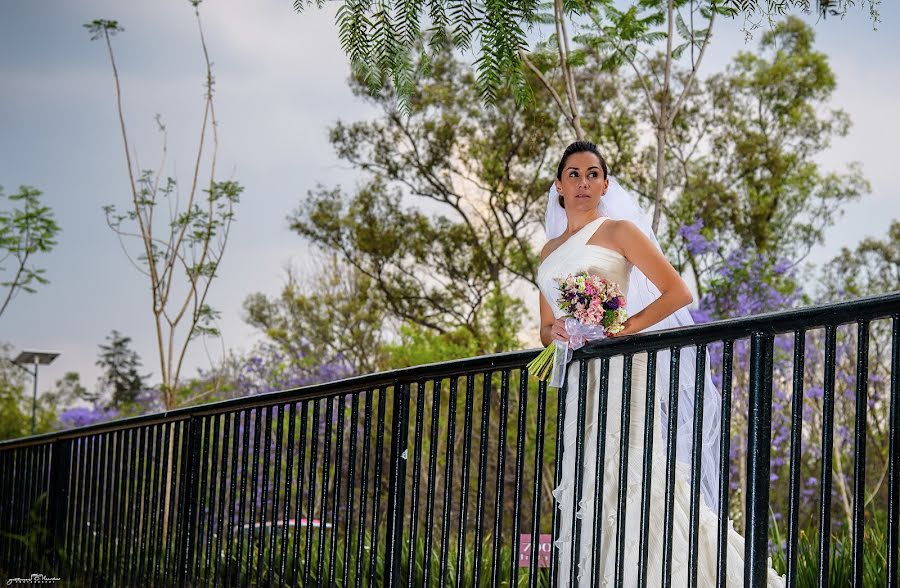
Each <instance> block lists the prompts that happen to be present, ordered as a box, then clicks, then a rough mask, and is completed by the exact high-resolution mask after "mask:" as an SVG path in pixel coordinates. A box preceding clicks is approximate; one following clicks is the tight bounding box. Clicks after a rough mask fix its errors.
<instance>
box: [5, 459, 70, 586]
mask: <svg viewBox="0 0 900 588" xmlns="http://www.w3.org/2000/svg"><path fill="white" fill-rule="evenodd" d="M13 451H14V450H11V449H5V450H3V451H0V495H2V496H5V497H6V500H0V565H2V566H3V568H4V569H6V568H8V567H9V552H8V546H7V539H6V535H7V533H8V532H9V531H10V530H11V529H7V527H6V526H7V525H8V524H9V520H10V519H11V518H12V517H11V516H10V512H9V507H10V506H11V505H12V502H11V500H12V498H13V493H12V490H11V489H10V487H9V483H10V482H11V481H12V477H13V474H12V468H11V467H10V465H9V458H10V456H11V455H12V454H13ZM70 528H71V527H70Z"/></svg>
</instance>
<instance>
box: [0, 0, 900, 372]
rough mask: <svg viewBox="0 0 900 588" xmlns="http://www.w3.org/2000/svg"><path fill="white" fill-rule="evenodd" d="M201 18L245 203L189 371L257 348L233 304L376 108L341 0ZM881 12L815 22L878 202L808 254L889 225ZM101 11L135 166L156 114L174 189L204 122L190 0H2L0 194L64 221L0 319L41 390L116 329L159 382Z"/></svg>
mask: <svg viewBox="0 0 900 588" xmlns="http://www.w3.org/2000/svg"><path fill="white" fill-rule="evenodd" d="M201 8H202V14H203V19H204V28H205V31H206V36H207V42H208V45H209V48H210V52H211V54H212V59H213V61H214V68H215V75H216V80H217V89H218V94H217V112H218V117H219V120H220V123H221V124H220V138H221V151H220V160H219V169H220V170H224V171H226V172H227V174H228V175H232V176H233V177H234V179H236V180H238V181H239V182H240V183H241V184H242V185H244V186H245V192H244V194H243V198H242V202H241V204H240V206H239V208H238V210H237V223H236V224H235V226H234V228H233V233H232V238H231V241H230V242H229V245H228V251H227V253H226V256H225V260H224V263H223V265H222V267H221V271H220V278H219V279H218V280H217V282H216V283H215V285H214V289H213V292H212V295H211V298H210V302H211V304H212V305H213V306H214V307H216V308H217V309H219V310H220V311H221V312H222V319H221V321H220V326H221V329H222V332H223V338H222V340H221V341H219V340H213V341H209V342H207V345H206V346H205V347H204V345H197V346H196V347H195V348H194V351H193V353H192V354H191V355H190V357H189V362H188V369H187V371H186V374H187V375H193V374H194V373H195V372H196V369H197V368H208V367H209V365H210V359H212V360H215V359H216V358H218V357H220V356H221V353H222V349H229V348H232V349H237V350H241V349H246V348H247V347H248V346H249V345H250V344H251V343H252V341H253V340H254V337H255V335H254V333H253V330H252V329H250V328H249V327H248V326H246V325H245V324H244V323H243V320H242V310H241V303H242V301H243V299H244V298H245V297H246V296H247V294H249V293H251V292H255V291H263V292H268V293H275V292H277V291H278V289H279V287H280V285H281V284H282V282H283V279H284V268H285V266H286V265H287V264H291V263H296V264H300V265H302V263H303V258H304V256H305V255H306V252H307V246H306V245H305V244H304V242H303V241H301V239H300V238H299V237H297V236H296V235H295V234H294V233H292V232H291V231H290V230H289V229H288V227H287V222H286V220H285V217H286V215H287V214H288V213H289V212H290V211H291V210H293V209H294V208H295V207H296V206H297V204H298V203H299V202H300V201H301V199H303V198H304V197H305V195H306V192H307V190H309V189H311V188H313V187H315V186H316V184H318V183H322V184H326V185H335V184H341V185H344V186H352V185H353V184H354V182H355V181H356V179H357V176H356V175H355V172H354V171H353V170H352V169H350V168H349V167H347V166H346V165H344V164H341V163H340V162H339V161H338V160H337V159H336V158H335V157H334V155H333V153H332V152H331V149H330V146H329V144H328V140H327V128H328V126H329V124H331V123H332V122H334V121H335V120H336V119H338V118H341V119H345V120H355V119H359V118H364V117H367V116H371V115H372V114H373V113H372V112H371V111H370V109H369V108H368V107H367V106H366V105H364V104H362V103H361V102H358V101H357V100H355V99H354V98H353V96H352V95H351V93H350V92H349V90H348V89H347V85H346V78H347V74H348V67H347V61H346V58H345V56H344V55H343V53H342V52H341V50H340V47H339V45H338V40H337V34H336V29H335V26H334V12H335V9H336V4H335V3H329V5H328V6H327V7H326V8H325V9H323V10H314V9H313V10H310V11H309V12H306V13H304V14H299V15H298V14H296V13H295V12H294V11H293V9H292V2H291V1H290V0H253V1H252V2H250V1H247V0H244V1H243V2H242V1H239V0H207V2H205V3H204V4H203V5H202V6H201ZM881 13H882V19H883V22H882V23H881V24H880V25H879V26H878V30H877V31H873V29H872V24H871V22H870V21H868V19H867V18H866V16H865V14H863V13H857V12H854V13H852V14H851V15H850V16H848V17H847V19H846V20H844V21H840V20H837V19H832V20H828V21H827V22H820V23H818V24H817V25H816V32H817V35H818V47H819V48H820V50H822V51H825V52H826V53H827V54H828V56H829V58H830V60H831V64H832V67H833V68H834V70H835V72H836V74H837V79H838V90H837V92H836V94H835V99H834V103H833V106H834V107H839V108H843V109H845V110H846V111H847V112H848V113H849V114H850V116H851V118H852V120H853V123H854V126H853V129H852V131H851V134H850V136H849V137H847V138H846V139H842V140H841V141H839V142H836V143H835V145H834V146H833V148H832V149H831V150H830V151H829V152H828V153H826V154H825V155H824V156H823V157H822V158H821V159H822V162H823V163H824V164H826V165H827V166H828V167H829V168H830V169H839V168H840V167H842V166H844V165H845V164H846V162H848V161H860V162H862V164H863V169H864V171H865V173H866V176H867V177H868V178H869V179H870V181H871V182H872V186H873V193H872V195H870V196H868V197H867V198H866V199H865V200H864V201H862V202H860V203H858V204H854V205H852V207H850V208H848V210H847V211H846V214H845V215H844V217H843V218H842V219H841V220H840V221H839V223H838V224H837V226H835V227H833V228H832V229H831V230H830V231H829V233H828V244H827V245H826V246H824V247H822V248H819V249H817V250H816V251H814V252H813V254H812V255H811V260H812V261H816V262H818V261H823V260H826V259H828V258H830V257H832V256H833V255H834V254H835V253H837V252H838V251H839V249H840V247H842V246H853V245H854V244H855V243H856V242H858V241H859V240H860V239H861V238H863V237H865V236H867V235H872V236H879V237H880V236H883V235H885V233H886V230H887V227H888V225H889V224H890V221H891V219H892V218H898V217H900V204H898V203H900V200H898V198H900V171H898V165H897V161H898V155H897V153H898V148H897V137H898V136H900V117H897V116H896V107H897V106H898V103H900V59H898V58H900V7H898V4H897V3H896V2H884V3H882V8H881ZM96 18H105V19H115V20H118V21H119V22H120V24H121V25H122V26H124V28H125V32H124V33H122V34H121V35H119V36H118V37H116V39H115V44H116V51H117V61H118V65H119V70H120V74H121V78H122V84H123V92H124V98H125V108H126V116H127V122H128V125H129V127H130V130H131V133H132V139H133V141H134V143H135V145H136V147H137V152H138V155H139V157H141V160H142V161H146V162H151V161H155V160H156V158H157V154H158V145H159V141H158V136H157V134H156V132H155V126H154V122H153V117H154V115H155V114H156V113H159V114H161V115H162V116H163V118H164V120H165V122H166V124H167V127H168V129H169V161H170V162H172V163H173V165H174V168H172V169H170V170H169V172H170V173H171V172H173V171H174V172H175V173H176V174H177V176H178V177H179V179H181V181H182V182H186V181H187V178H188V172H189V166H190V163H189V162H190V161H191V156H192V154H193V153H195V151H194V150H195V144H196V137H197V131H198V126H199V122H198V121H199V116H200V114H201V107H202V84H201V82H202V75H203V69H202V68H203V63H202V59H201V55H200V53H199V46H198V41H197V36H196V30H195V23H194V20H193V18H192V13H191V9H190V6H189V4H188V2H187V1H186V0H157V1H155V2H122V1H121V0H119V1H114V0H80V1H78V2H71V1H62V0H55V1H51V0H0V185H2V186H4V189H5V192H6V193H7V194H9V193H11V192H13V191H15V190H16V189H17V187H18V186H19V185H20V184H28V185H31V186H35V187H37V188H39V189H40V190H42V191H43V192H44V195H45V199H46V202H47V203H48V204H49V205H50V206H52V207H53V209H54V211H55V214H56V218H57V220H58V221H59V223H60V225H61V226H62V234H61V236H60V239H59V245H58V246H57V248H56V249H55V250H54V251H53V252H52V253H51V254H49V255H47V256H45V257H44V258H42V259H41V260H40V262H39V263H40V265H41V266H42V267H45V268H46V269H47V276H48V278H49V279H50V280H51V284H50V285H49V286H46V287H43V288H41V289H40V290H39V291H38V293H37V294H32V295H21V296H19V297H18V298H17V299H15V300H14V302H13V303H12V304H11V306H10V308H9V309H8V310H7V312H6V313H5V314H4V315H3V316H2V317H0V341H5V342H9V343H11V344H12V345H13V346H14V347H15V348H16V349H35V348H36V349H50V350H55V351H59V352H61V353H62V355H61V357H60V358H59V359H58V360H57V361H56V363H55V364H54V365H52V366H50V367H49V368H45V369H43V370H42V374H41V380H42V384H43V385H42V386H41V387H42V388H43V387H45V385H49V384H50V383H51V381H52V380H53V379H55V378H57V377H59V376H61V375H62V374H63V373H64V372H66V371H79V372H81V374H82V379H83V381H84V382H85V383H87V384H88V385H93V382H94V381H95V380H96V377H97V375H98V370H97V368H96V367H95V366H94V361H95V360H96V356H97V346H98V344H100V343H102V342H103V340H104V338H105V337H106V336H107V334H108V333H109V332H110V331H111V330H113V329H117V330H119V331H120V332H122V333H124V334H126V335H128V336H130V337H132V338H133V339H134V342H135V348H136V349H137V351H138V352H139V353H140V354H141V356H142V357H143V358H144V362H145V366H146V367H147V371H156V370H154V365H155V362H154V358H155V357H156V352H155V350H154V346H153V327H152V322H151V315H150V313H149V291H148V286H147V284H146V281H145V280H144V279H142V277H141V276H140V275H139V274H138V273H137V272H136V271H135V270H134V269H133V267H131V265H130V264H129V262H128V261H127V260H126V258H125V257H124V256H123V255H122V252H121V250H120V249H119V246H118V243H117V241H116V239H115V237H114V236H113V234H112V233H111V232H110V230H109V229H108V228H107V227H106V224H105V220H104V216H103V213H102V211H101V207H102V206H103V205H105V204H109V203H121V204H122V205H124V204H125V203H127V199H128V194H129V190H128V183H127V175H126V168H125V163H124V157H123V153H122V148H121V138H120V136H119V134H118V128H117V126H116V118H115V102H114V94H113V85H112V79H111V73H110V69H109V63H108V59H107V55H106V53H105V50H104V48H103V46H102V45H101V44H100V43H98V42H91V41H90V40H89V35H88V34H87V32H86V31H85V30H84V29H83V28H82V24H84V23H86V22H88V21H91V20H93V19H96ZM752 47H753V45H752V43H751V44H750V45H746V44H745V41H744V35H743V33H742V32H741V30H740V26H739V25H738V24H737V23H732V22H727V23H724V24H723V26H721V27H720V28H719V29H718V35H717V37H716V38H715V41H714V45H713V48H712V49H711V53H710V55H709V57H708V62H707V63H706V64H704V69H705V70H706V72H707V73H709V72H711V71H714V70H716V69H720V68H722V67H723V66H724V65H725V64H726V63H727V62H728V61H729V60H730V58H731V57H732V56H733V55H734V54H735V52H737V51H739V50H746V49H751V48H752ZM157 373H158V372H157Z"/></svg>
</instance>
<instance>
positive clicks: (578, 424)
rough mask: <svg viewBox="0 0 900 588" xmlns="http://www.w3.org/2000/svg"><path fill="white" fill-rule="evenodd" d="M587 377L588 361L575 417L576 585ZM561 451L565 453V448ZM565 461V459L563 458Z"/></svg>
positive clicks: (572, 569) (572, 576) (582, 367)
mask: <svg viewBox="0 0 900 588" xmlns="http://www.w3.org/2000/svg"><path fill="white" fill-rule="evenodd" d="M587 376H588V360H586V359H582V360H579V362H578V409H577V413H576V416H575V419H576V420H575V429H576V433H575V479H574V487H573V488H572V493H573V495H574V496H575V500H574V501H573V502H572V515H571V516H572V543H571V546H570V554H569V584H570V585H571V586H575V585H577V582H578V560H579V559H581V557H580V556H581V520H580V519H579V518H578V505H579V504H580V503H581V495H582V492H583V479H584V429H585V423H584V420H585V411H586V410H587ZM563 451H564V452H565V446H564V449H563ZM563 459H565V457H563Z"/></svg>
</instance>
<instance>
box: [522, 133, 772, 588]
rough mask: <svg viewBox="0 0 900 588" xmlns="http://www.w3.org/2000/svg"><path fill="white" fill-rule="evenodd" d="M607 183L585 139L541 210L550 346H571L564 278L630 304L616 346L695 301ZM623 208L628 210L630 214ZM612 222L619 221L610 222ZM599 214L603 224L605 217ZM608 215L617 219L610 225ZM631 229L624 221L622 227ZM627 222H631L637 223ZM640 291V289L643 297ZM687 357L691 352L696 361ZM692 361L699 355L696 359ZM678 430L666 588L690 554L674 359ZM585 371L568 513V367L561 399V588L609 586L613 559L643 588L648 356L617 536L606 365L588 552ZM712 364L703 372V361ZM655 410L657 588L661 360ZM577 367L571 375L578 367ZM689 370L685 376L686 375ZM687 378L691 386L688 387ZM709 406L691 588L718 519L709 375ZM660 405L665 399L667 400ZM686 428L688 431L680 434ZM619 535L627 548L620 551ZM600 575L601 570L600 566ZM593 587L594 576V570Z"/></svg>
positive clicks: (680, 316) (682, 581) (733, 581)
mask: <svg viewBox="0 0 900 588" xmlns="http://www.w3.org/2000/svg"><path fill="white" fill-rule="evenodd" d="M612 190H614V191H616V193H613V192H610V199H615V202H616V203H617V204H616V205H615V206H613V207H612V209H610V208H609V207H608V206H607V207H605V206H604V198H605V197H606V195H607V192H608V191H612ZM626 200H627V195H625V194H624V192H623V191H622V190H621V187H619V186H618V185H617V184H616V183H615V181H614V180H612V179H611V178H609V176H608V169H607V166H606V162H605V161H604V160H603V158H602V156H601V155H600V153H599V151H598V149H597V147H596V146H595V145H593V144H592V143H588V142H586V141H579V142H576V143H573V144H572V145H570V146H569V147H568V148H567V149H566V151H565V153H564V154H563V157H562V159H561V161H560V164H559V168H558V170H557V178H556V182H555V183H554V185H553V187H552V188H551V193H550V197H549V200H548V212H547V227H546V228H547V235H548V239H549V240H548V242H547V244H546V245H545V246H544V248H543V250H542V251H541V265H540V267H539V268H538V275H537V278H538V284H539V286H540V290H541V301H540V309H541V310H540V312H541V331H540V332H541V341H542V342H543V343H544V344H545V345H548V344H550V343H551V342H552V341H553V340H554V339H557V340H560V341H568V337H569V335H568V333H567V332H566V327H565V320H564V319H563V318H561V315H562V311H561V310H559V308H558V306H557V305H556V304H555V301H556V298H557V296H558V290H557V283H556V281H555V280H556V279H557V278H559V277H562V276H565V275H567V274H570V273H576V272H579V271H585V270H586V271H588V272H589V273H591V274H597V275H600V276H602V277H605V278H607V279H609V280H611V281H613V282H616V283H618V284H619V286H620V287H621V288H622V290H623V293H624V294H625V299H626V309H628V310H629V313H630V314H631V316H630V317H629V318H628V320H627V321H626V322H625V325H624V329H623V330H622V331H621V332H620V333H618V334H617V335H616V336H618V337H621V336H624V335H631V334H634V333H640V332H642V331H645V330H648V329H652V328H660V327H664V328H667V327H674V326H678V325H679V324H686V323H689V321H690V319H689V317H688V315H687V313H686V311H685V310H684V307H685V306H686V305H688V304H689V303H690V302H691V301H692V296H691V293H690V291H689V289H688V287H687V285H686V284H685V282H684V280H682V278H681V276H679V275H678V272H677V271H676V270H675V269H674V268H673V267H672V265H671V264H670V263H669V262H668V261H667V260H666V258H665V257H664V256H663V254H662V252H661V251H660V249H659V245H658V243H656V241H655V238H654V237H653V235H652V233H651V232H650V231H649V228H647V227H646V226H639V225H642V224H644V225H645V223H643V222H642V220H641V219H640V218H639V216H640V215H639V213H638V212H636V211H637V207H636V205H634V203H633V201H628V205H627V206H626V205H625V202H626ZM629 207H630V208H629ZM616 212H619V213H621V214H616ZM603 213H606V216H603ZM611 217H612V218H611ZM626 219H628V220H626ZM633 221H634V222H633ZM638 290H640V291H638ZM692 353H693V352H692ZM694 357H695V356H694ZM681 360H682V361H681V372H680V380H681V385H682V387H683V390H681V391H680V393H679V398H680V399H681V400H680V402H679V404H680V406H679V415H678V416H677V420H678V423H679V426H678V427H677V432H678V443H677V445H678V457H679V461H678V462H676V464H675V483H674V494H673V496H674V500H673V510H672V525H673V529H672V539H671V541H672V543H671V544H672V550H671V551H672V559H671V568H670V569H671V574H672V576H671V578H672V582H671V586H678V587H681V586H687V585H689V581H688V567H689V563H688V558H689V555H688V554H689V545H690V507H691V484H690V477H691V474H690V468H689V467H688V463H689V460H690V446H691V432H690V430H689V429H690V425H691V418H692V414H693V383H694V379H693V365H692V361H693V358H692V357H684V356H682V358H681ZM599 363H600V362H599V361H596V360H595V361H591V362H590V364H589V366H588V381H587V387H586V389H587V398H586V404H585V406H586V409H585V415H586V419H585V425H584V428H583V435H584V441H585V443H584V450H583V454H584V455H583V462H582V463H583V467H584V469H583V475H582V476H581V480H582V492H581V497H582V499H581V501H580V503H579V505H578V508H577V511H576V510H575V491H576V488H575V477H576V476H575V471H576V467H575V465H576V459H577V458H576V440H577V436H578V418H577V415H578V389H579V386H578V383H579V382H578V379H579V375H578V371H579V370H578V369H570V370H569V376H568V386H567V390H568V394H567V395H566V399H565V422H564V425H563V448H562V458H561V459H562V477H561V480H562V481H561V484H560V485H559V487H558V488H556V489H555V490H554V493H553V494H554V496H555V498H556V500H557V502H558V506H559V509H560V512H559V519H560V528H559V536H558V538H557V541H556V547H557V549H559V552H558V554H557V556H558V561H559V567H558V580H559V585H560V586H571V585H572V584H573V579H574V583H575V584H577V585H578V586H607V585H610V586H612V585H616V584H617V583H618V582H617V578H616V577H615V575H616V560H617V555H618V554H619V553H622V554H624V558H623V560H624V561H623V563H624V565H623V566H622V578H621V585H622V586H625V587H629V586H636V585H638V578H639V569H638V565H639V563H638V561H639V560H638V554H639V552H640V549H639V548H640V545H639V543H640V540H641V529H640V527H641V498H642V491H643V482H642V477H643V474H642V470H643V467H644V466H643V462H644V426H645V410H646V391H647V388H646V382H647V356H646V354H638V355H635V356H633V358H632V382H631V388H630V390H631V398H630V403H629V404H630V418H629V427H628V429H629V433H628V460H627V472H628V474H627V489H626V493H625V516H624V521H623V525H622V526H623V527H624V528H623V529H620V528H619V520H618V519H619V517H618V514H617V510H618V508H619V467H620V437H621V421H620V418H619V415H620V413H621V399H622V392H623V386H622V381H623V363H624V361H623V358H622V357H621V356H619V357H615V358H613V359H612V360H611V361H610V367H609V383H608V387H607V390H608V395H607V399H606V400H607V407H606V414H607V420H606V426H605V429H604V431H605V451H604V456H603V457H604V459H603V470H604V471H603V475H602V479H603V488H602V498H601V502H602V505H601V506H602V510H601V512H600V513H599V515H600V517H601V520H600V521H599V522H600V524H599V538H598V542H599V546H596V547H597V548H596V549H595V546H594V545H593V543H592V539H593V529H594V523H595V514H594V513H595V504H594V489H595V484H594V480H595V479H596V476H595V474H596V455H597V449H598V444H597V430H598V428H602V427H598V424H597V421H598V410H599V406H600V402H599V396H598V394H599V392H600V385H599V384H600V382H599V379H600V365H599ZM707 363H708V362H707ZM657 366H658V367H659V369H658V370H657V372H658V373H657V374H656V380H657V381H658V384H657V386H656V390H657V393H656V394H655V396H654V406H653V410H654V413H655V415H654V416H655V418H654V419H653V429H654V434H653V443H652V449H651V472H652V473H651V475H650V478H649V481H650V495H649V498H650V502H649V529H650V532H649V533H648V534H647V537H646V542H647V565H646V567H645V568H644V570H643V572H644V575H646V578H647V586H661V585H662V584H663V581H662V574H663V559H664V554H665V550H664V538H665V534H664V533H663V532H662V531H663V529H664V518H665V514H664V513H665V501H666V475H665V472H666V455H665V445H664V442H663V431H661V427H664V426H665V424H666V422H665V418H666V410H665V405H663V406H662V410H661V407H660V403H659V398H660V396H661V394H660V391H663V392H665V391H667V390H668V357H667V353H663V352H661V353H659V355H658V358H657ZM573 368H575V366H574V365H573ZM685 370H688V371H689V372H690V373H688V374H686V373H685ZM686 376H687V377H686ZM705 381H706V387H705V389H706V397H705V398H704V415H706V418H705V419H704V427H703V435H702V447H701V453H702V456H703V459H702V463H703V468H702V470H701V471H702V472H703V475H702V476H701V483H700V487H701V491H702V495H703V500H701V501H700V503H699V507H700V508H699V511H698V512H699V516H698V519H699V525H698V527H699V528H698V541H697V554H698V557H697V565H696V567H697V586H701V587H705V586H715V585H716V569H717V565H716V561H717V556H716V552H717V538H718V526H719V521H718V516H717V514H716V512H715V511H714V510H713V509H717V508H718V501H717V496H718V491H719V489H718V478H717V475H718V453H717V452H718V426H719V423H718V412H717V410H718V407H719V403H720V399H719V397H718V392H717V391H716V390H715V388H714V387H713V386H712V382H711V380H710V379H709V376H708V374H707V375H706V380H705ZM663 400H664V401H665V400H666V399H665V398H663ZM685 425H687V426H686V427H685ZM573 515H575V516H576V517H577V518H578V519H580V525H579V526H580V527H581V532H580V543H579V549H578V554H577V555H576V558H577V562H576V564H577V567H576V568H575V569H574V570H573V568H572V550H573V545H572V542H573V540H574V537H573V535H574V534H575V529H574V528H573ZM619 536H621V537H622V538H623V539H624V541H623V543H622V545H619ZM743 558H744V539H743V537H742V536H741V535H740V534H738V533H737V532H736V531H734V529H733V528H732V526H731V523H730V521H729V524H728V541H727V557H726V561H727V574H726V580H727V582H726V585H727V586H729V587H732V586H734V587H738V586H743V584H744V566H743ZM595 566H596V568H595ZM594 569H597V570H598V571H599V577H593V570H594ZM768 576H769V579H768V584H769V585H770V586H783V585H784V580H783V579H782V578H781V577H779V576H777V575H776V574H775V573H774V572H773V571H771V570H770V571H769V574H768Z"/></svg>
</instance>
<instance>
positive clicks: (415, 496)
mask: <svg viewBox="0 0 900 588" xmlns="http://www.w3.org/2000/svg"><path fill="white" fill-rule="evenodd" d="M416 390H417V392H416V424H415V431H414V433H413V438H414V440H415V441H414V442H415V447H414V449H413V473H412V509H411V511H410V517H409V521H410V525H411V526H412V528H411V529H410V538H409V561H408V563H409V566H408V569H407V571H406V577H407V580H408V584H407V586H408V588H412V587H413V585H414V584H415V582H416V551H417V549H416V545H417V543H418V540H419V483H420V481H421V477H422V429H423V427H424V426H425V382H419V383H418V384H417V387H416ZM351 447H352V443H351ZM351 451H352V449H351ZM351 502H352V499H351ZM426 532H427V530H426ZM423 555H424V554H423ZM346 583H347V582H346V580H345V581H344V584H345V585H346Z"/></svg>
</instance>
